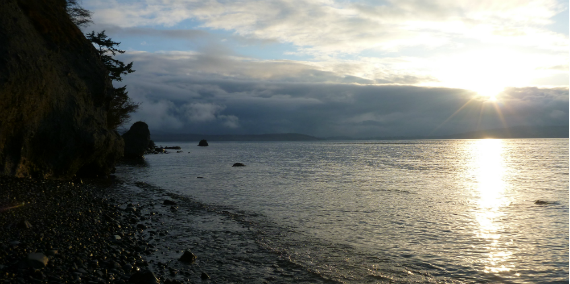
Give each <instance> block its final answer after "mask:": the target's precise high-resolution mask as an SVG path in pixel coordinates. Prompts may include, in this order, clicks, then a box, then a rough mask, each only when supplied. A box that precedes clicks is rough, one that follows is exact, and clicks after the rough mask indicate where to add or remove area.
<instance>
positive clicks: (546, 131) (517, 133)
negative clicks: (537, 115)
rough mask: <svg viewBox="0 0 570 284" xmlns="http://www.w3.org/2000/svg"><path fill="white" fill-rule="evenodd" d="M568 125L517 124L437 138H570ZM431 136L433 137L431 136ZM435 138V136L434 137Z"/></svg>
mask: <svg viewBox="0 0 570 284" xmlns="http://www.w3.org/2000/svg"><path fill="white" fill-rule="evenodd" d="M568 136H569V135H568V126H543V127H539V126H534V127H529V126H516V127H509V128H497V129H488V130H481V131H473V132H465V133H458V134H453V135H449V136H442V137H437V138H443V139H484V138H501V139H508V138H568ZM430 138H431V137H430ZM434 138H435V137H434Z"/></svg>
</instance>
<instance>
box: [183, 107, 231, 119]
mask: <svg viewBox="0 0 570 284" xmlns="http://www.w3.org/2000/svg"><path fill="white" fill-rule="evenodd" d="M225 108H226V107H225V106H220V105H216V104H210V103H191V104H186V105H183V106H182V110H183V112H184V114H185V115H186V117H187V118H188V119H189V120H190V121H191V122H205V121H212V120H215V119H216V114H217V113H219V112H220V111H222V110H224V109H225Z"/></svg>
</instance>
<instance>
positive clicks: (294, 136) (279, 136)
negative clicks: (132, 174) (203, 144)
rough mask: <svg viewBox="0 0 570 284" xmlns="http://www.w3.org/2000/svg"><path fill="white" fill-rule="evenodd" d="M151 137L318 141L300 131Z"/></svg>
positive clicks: (155, 135)
mask: <svg viewBox="0 0 570 284" xmlns="http://www.w3.org/2000/svg"><path fill="white" fill-rule="evenodd" d="M151 139H152V140H153V141H155V142H175V141H200V140H202V139H206V140H208V142H210V141H317V140H322V139H320V138H317V137H313V136H309V135H304V134H298V133H274V134H260V135H204V134H170V133H154V132H151Z"/></svg>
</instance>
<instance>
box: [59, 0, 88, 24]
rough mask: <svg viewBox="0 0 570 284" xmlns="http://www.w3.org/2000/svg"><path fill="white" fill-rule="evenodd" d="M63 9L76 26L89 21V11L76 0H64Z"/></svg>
mask: <svg viewBox="0 0 570 284" xmlns="http://www.w3.org/2000/svg"><path fill="white" fill-rule="evenodd" d="M65 10H66V11H67V14H68V15H69V18H70V19H71V21H72V22H73V23H74V24H75V25H76V26H78V27H81V26H87V25H88V24H89V23H93V21H91V14H92V13H91V11H89V10H87V9H84V8H83V7H81V5H79V3H77V0H66V1H65Z"/></svg>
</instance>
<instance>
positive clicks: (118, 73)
mask: <svg viewBox="0 0 570 284" xmlns="http://www.w3.org/2000/svg"><path fill="white" fill-rule="evenodd" d="M86 36H87V39H88V40H90V41H91V42H92V43H94V44H96V45H97V53H98V54H99V58H100V59H101V62H103V64H104V65H105V67H107V70H109V77H110V78H111V80H114V81H119V82H120V81H122V80H123V78H122V76H123V75H127V74H129V73H133V72H135V70H133V63H132V62H131V63H129V64H126V65H125V63H123V62H122V61H120V60H117V59H115V58H113V56H115V55H116V54H117V53H119V54H122V53H125V51H124V50H120V49H118V48H116V47H115V46H118V45H119V44H120V42H115V41H113V40H111V39H110V38H109V37H108V36H107V35H106V34H105V31H102V32H100V33H97V34H95V32H94V31H92V32H91V33H88V34H87V35H86ZM126 88H127V86H126V85H125V86H123V87H120V88H115V89H114V94H113V98H112V99H111V103H110V105H109V111H108V112H107V126H108V127H109V128H111V129H117V127H119V126H120V125H122V124H124V123H126V122H128V121H129V120H130V118H131V113H133V112H135V111H136V110H137V109H138V107H139V104H138V103H135V102H133V101H132V100H131V98H129V96H128V93H129V92H127V89H126Z"/></svg>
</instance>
